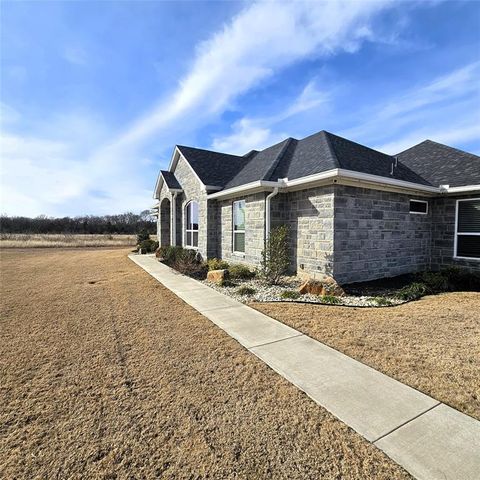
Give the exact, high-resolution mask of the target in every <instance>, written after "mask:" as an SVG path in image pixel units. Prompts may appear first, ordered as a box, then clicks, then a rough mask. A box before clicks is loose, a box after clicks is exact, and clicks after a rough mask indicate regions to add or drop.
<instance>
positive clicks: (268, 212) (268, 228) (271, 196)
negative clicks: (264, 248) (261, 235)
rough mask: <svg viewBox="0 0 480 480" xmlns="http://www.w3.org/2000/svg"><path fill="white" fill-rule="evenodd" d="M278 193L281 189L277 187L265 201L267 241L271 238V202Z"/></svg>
mask: <svg viewBox="0 0 480 480" xmlns="http://www.w3.org/2000/svg"><path fill="white" fill-rule="evenodd" d="M278 191H279V187H275V188H274V189H273V192H271V193H269V194H268V195H267V198H266V199H265V241H267V240H268V237H269V236H270V218H271V215H270V200H271V199H272V198H273V197H275V196H276V195H278Z"/></svg>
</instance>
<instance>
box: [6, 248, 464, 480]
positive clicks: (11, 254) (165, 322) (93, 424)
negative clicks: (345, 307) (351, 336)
mask: <svg viewBox="0 0 480 480" xmlns="http://www.w3.org/2000/svg"><path fill="white" fill-rule="evenodd" d="M127 253H128V251H127V250H105V249H103V250H53V249H45V250H8V251H3V252H1V271H2V292H1V293H2V305H1V307H2V310H1V325H0V332H1V333H0V334H1V341H0V376H1V379H2V380H1V383H0V478H25V479H27V478H28V479H36V478H105V479H107V478H108V479H114V478H175V479H181V478H190V479H194V478H214V479H227V478H249V479H257V478H274V479H277V478H285V479H287V478H288V479H294V478H298V479H309V478H312V479H313V478H314V479H318V478H323V479H333V478H335V479H340V478H341V479H401V478H410V477H409V476H408V475H407V474H406V473H405V471H404V470H402V469H401V468H400V467H399V466H398V465H396V464H395V463H394V462H393V461H391V460H390V459H389V458H387V457H386V456H385V455H384V454H383V453H382V452H380V451H379V450H377V449H376V448H375V447H374V446H372V445H371V444H369V443H368V442H367V441H366V440H364V439H363V438H361V437H360V436H359V435H357V434H356V433H355V432H353V431H352V430H351V429H349V428H348V427H346V426H345V425H344V424H342V423H341V422H340V421H338V420H336V419H335V418H334V417H332V416H331V415H330V414H329V413H328V412H327V411H326V410H324V409H322V408H321V407H319V406H318V405H317V404H315V403H314V402H313V401H311V400H310V399H309V398H308V397H306V395H304V394H302V393H301V392H300V391H299V390H297V389H296V388H295V387H293V386H292V385H290V384H289V383H288V382H287V381H286V380H284V379H283V378H281V377H280V376H279V375H277V374H276V373H274V372H273V371H272V370H271V369H269V368H268V367H267V366H266V365H265V364H263V363H262V362H261V361H260V360H258V359H257V358H256V357H254V356H253V355H251V354H249V353H248V352H247V351H246V350H244V349H243V348H242V347H241V346H240V345H239V344H238V343H236V342H235V341H234V340H233V339H231V338H230V337H228V336H227V335H226V334H225V333H224V332H223V331H221V330H220V329H218V328H217V327H216V326H215V325H213V324H212V323H211V322H209V321H208V320H207V319H205V318H204V317H202V316H201V315H200V314H198V313H196V312H195V311H194V310H193V309H192V308H190V307H189V306H187V305H186V304H184V303H183V302H182V301H181V300H179V299H178V298H177V297H176V296H175V295H173V294H172V293H171V292H169V291H167V290H165V289H164V288H163V287H162V286H161V285H160V284H159V283H158V282H156V281H155V280H154V279H153V278H151V277H150V276H149V275H147V274H146V273H145V272H144V271H142V270H140V269H139V268H138V267H137V266H136V265H134V264H133V263H132V262H131V261H130V260H128V259H127V258H126V255H127ZM472 354H473V353H472Z"/></svg>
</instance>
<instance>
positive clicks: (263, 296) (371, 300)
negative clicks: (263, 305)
mask: <svg viewBox="0 0 480 480" xmlns="http://www.w3.org/2000/svg"><path fill="white" fill-rule="evenodd" d="M232 282H233V284H232V285H231V286H220V285H218V284H216V283H212V282H209V281H207V280H203V281H202V283H204V284H205V285H208V286H209V287H211V288H213V289H214V290H216V291H218V292H221V293H224V294H225V295H228V296H230V297H232V298H234V299H235V300H238V301H239V302H243V303H248V302H302V303H320V304H325V305H332V303H330V302H328V301H325V300H324V299H323V298H322V297H321V296H318V295H311V294H305V295H300V296H299V297H298V298H295V299H292V298H283V297H282V296H281V295H282V293H283V292H285V291H289V290H290V291H291V290H294V291H298V288H299V287H300V285H301V284H302V283H303V282H302V281H301V280H300V279H298V278H297V277H284V279H283V281H282V283H281V284H280V285H267V284H265V283H264V282H262V281H261V280H259V279H256V278H254V279H251V280H234V281H232ZM240 287H249V288H252V289H254V290H255V293H253V294H251V295H241V294H240V293H239V292H238V290H239V289H240ZM336 298H337V299H338V303H335V304H334V305H339V306H351V307H386V306H392V305H400V304H402V303H405V301H404V300H400V299H398V298H395V297H384V298H385V299H386V300H388V301H387V302H386V304H379V303H378V301H376V300H375V299H376V298H378V297H371V296H365V295H359V296H357V295H355V296H354V295H345V296H343V297H336Z"/></svg>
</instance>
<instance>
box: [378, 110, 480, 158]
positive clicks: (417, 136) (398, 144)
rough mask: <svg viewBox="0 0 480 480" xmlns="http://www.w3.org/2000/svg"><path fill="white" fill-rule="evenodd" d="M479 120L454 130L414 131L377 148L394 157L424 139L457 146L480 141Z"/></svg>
mask: <svg viewBox="0 0 480 480" xmlns="http://www.w3.org/2000/svg"><path fill="white" fill-rule="evenodd" d="M479 120H480V119H479V118H477V123H473V124H472V123H470V122H469V121H468V120H467V122H463V123H461V124H459V125H456V126H455V127H454V128H443V129H442V128H439V129H433V128H431V127H430V128H428V127H427V128H423V129H419V130H415V131H414V132H411V133H409V134H408V135H406V136H403V137H402V138H400V139H398V140H394V141H393V142H389V143H386V144H383V145H379V146H378V147H377V148H378V149H379V150H381V151H383V152H386V153H389V154H390V155H394V154H396V153H400V152H403V151H404V150H406V149H407V148H410V147H412V146H413V145H416V144H418V143H420V142H423V141H424V140H426V139H430V140H433V141H435V142H439V143H444V144H446V145H457V144H461V143H463V142H470V141H472V140H479V139H480V121H479Z"/></svg>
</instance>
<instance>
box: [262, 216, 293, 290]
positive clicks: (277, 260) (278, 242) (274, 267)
mask: <svg viewBox="0 0 480 480" xmlns="http://www.w3.org/2000/svg"><path fill="white" fill-rule="evenodd" d="M288 234H289V231H288V227H287V225H281V226H279V227H276V228H272V230H271V231H270V236H269V237H268V239H267V242H266V245H265V249H264V250H262V262H261V274H262V277H263V279H264V280H265V281H266V282H267V283H270V284H272V285H277V284H278V283H279V282H280V280H281V278H282V275H284V274H285V273H286V272H287V270H288V267H289V265H290V258H289V254H288Z"/></svg>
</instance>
